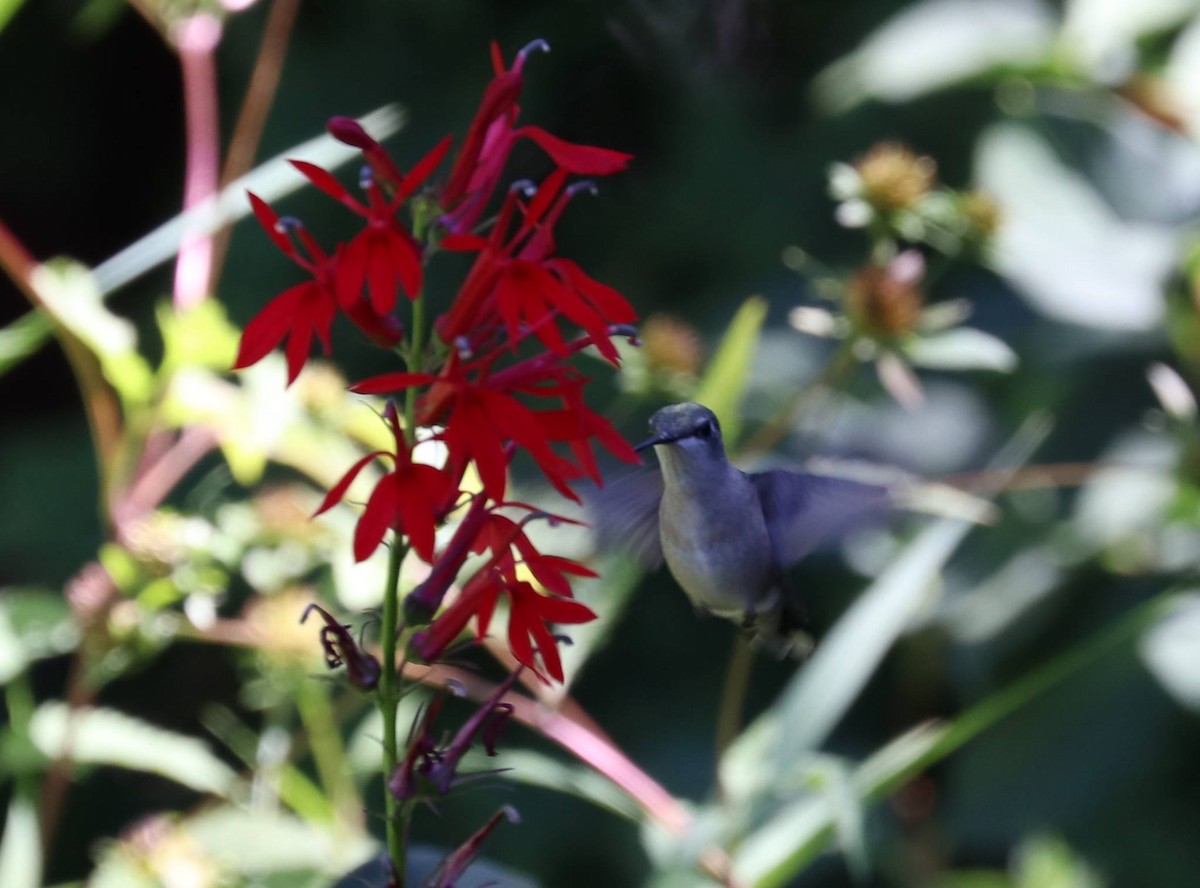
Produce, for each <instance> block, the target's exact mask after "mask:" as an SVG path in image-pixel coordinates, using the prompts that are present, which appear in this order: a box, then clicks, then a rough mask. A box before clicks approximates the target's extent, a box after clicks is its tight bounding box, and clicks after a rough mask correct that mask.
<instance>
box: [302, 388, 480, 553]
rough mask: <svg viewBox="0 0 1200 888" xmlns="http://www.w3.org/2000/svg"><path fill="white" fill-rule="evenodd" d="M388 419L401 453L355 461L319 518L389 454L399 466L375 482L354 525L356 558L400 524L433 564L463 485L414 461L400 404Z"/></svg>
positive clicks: (376, 454) (415, 548)
mask: <svg viewBox="0 0 1200 888" xmlns="http://www.w3.org/2000/svg"><path fill="white" fill-rule="evenodd" d="M388 419H389V422H390V423H391V426H392V433H393V435H394V436H395V439H396V450H395V452H394V453H391V452H388V451H383V450H380V451H376V452H374V453H368V454H367V455H366V456H364V457H363V458H362V459H360V460H359V461H358V462H356V463H355V464H354V465H352V466H351V467H350V469H349V471H347V472H346V474H345V475H344V476H343V477H342V480H341V481H339V482H338V483H337V484H336V485H335V486H334V487H333V489H332V490H330V491H329V493H328V495H327V496H326V497H325V499H324V501H323V502H322V503H321V506H320V508H318V509H317V511H316V512H315V513H314V517H316V515H320V514H321V513H322V512H325V511H326V510H328V509H330V508H332V507H333V506H334V504H336V503H338V502H340V501H341V499H342V497H344V496H345V495H346V491H347V489H349V487H350V485H351V484H352V483H354V479H355V478H357V477H358V474H359V472H361V471H362V470H363V469H364V468H365V467H366V466H367V465H368V464H369V463H371V462H373V461H374V460H376V459H379V458H389V459H391V460H392V463H393V466H394V468H393V469H392V471H391V472H388V474H386V475H384V476H383V478H382V479H380V481H379V483H378V484H377V485H375V490H374V491H373V492H372V493H371V496H370V499H368V500H367V507H366V509H365V510H364V511H363V513H362V516H361V517H360V518H359V519H358V524H357V525H356V526H355V528H354V559H355V560H356V561H365V560H366V559H367V558H369V557H371V555H372V553H374V551H375V550H376V549H377V548H378V547H379V544H380V543H381V542H383V537H384V535H385V534H386V533H387V532H388V530H391V529H394V530H398V531H401V532H403V533H404V534H405V535H406V536H407V537H408V541H409V544H410V545H411V546H412V548H413V551H414V552H416V553H417V555H418V556H419V557H420V558H421V559H422V560H424V561H426V562H428V563H433V560H434V534H435V532H436V531H437V526H438V524H440V523H441V521H442V519H443V518H444V517H445V515H446V513H447V511H449V509H450V508H451V507H452V505H453V504H454V500H455V499H456V497H457V496H458V487H457V485H456V484H455V483H454V479H453V478H452V477H451V476H450V475H449V474H448V473H447V472H445V471H444V470H442V469H439V468H435V467H434V466H429V465H424V464H422V463H416V462H413V461H412V453H411V452H410V451H409V449H408V444H407V443H406V442H405V440H404V434H403V433H402V431H401V430H400V426H399V421H398V419H397V417H396V413H395V410H394V409H392V410H389V416H388Z"/></svg>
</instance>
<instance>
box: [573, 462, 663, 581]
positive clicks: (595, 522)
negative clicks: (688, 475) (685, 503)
mask: <svg viewBox="0 0 1200 888" xmlns="http://www.w3.org/2000/svg"><path fill="white" fill-rule="evenodd" d="M662 495H663V479H662V474H661V473H660V472H658V471H657V470H654V469H643V470H641V471H637V472H633V473H631V474H629V475H626V476H624V477H622V478H617V479H615V480H612V481H609V482H607V483H606V484H605V485H604V486H603V487H601V488H599V489H597V490H596V491H595V493H593V494H591V495H589V496H587V497H585V502H586V505H585V509H586V513H587V518H588V522H589V523H590V524H591V525H592V529H593V531H594V532H595V536H596V546H597V548H598V549H600V550H601V551H605V550H610V549H616V550H619V551H622V552H626V553H628V554H629V555H631V556H633V558H634V559H636V560H637V562H638V563H639V564H641V565H642V566H643V567H645V568H646V569H647V570H654V569H655V568H657V567H658V566H659V565H660V564H662V562H663V551H662V538H661V537H660V536H659V531H658V504H659V502H660V501H661V500H662Z"/></svg>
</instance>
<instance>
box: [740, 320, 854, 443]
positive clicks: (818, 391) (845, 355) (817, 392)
mask: <svg viewBox="0 0 1200 888" xmlns="http://www.w3.org/2000/svg"><path fill="white" fill-rule="evenodd" d="M854 342H855V340H854V338H853V337H847V338H845V339H843V340H842V341H841V342H839V343H838V346H837V349H836V350H834V352H833V354H832V355H830V357H829V360H828V361H826V363H825V366H824V367H823V368H822V369H821V372H820V373H819V374H818V375H817V378H816V379H814V380H813V381H812V382H810V383H809V384H808V385H806V386H804V387H802V388H797V389H796V391H795V392H794V393H793V394H792V396H791V397H790V398H789V399H788V401H787V402H786V403H785V404H784V405H783V406H782V407H780V408H779V409H778V410H777V411H775V415H774V416H772V417H771V418H770V419H768V420H767V421H766V423H764V424H763V425H762V426H760V427H759V429H758V431H756V432H755V433H754V434H753V435H752V436H751V437H750V439H749V440H748V441H746V443H745V444H743V445H742V446H740V447H739V448H738V455H739V456H742V457H748V456H752V455H755V456H756V455H759V454H762V453H766V452H768V451H769V450H771V449H772V448H773V447H774V446H775V445H776V444H778V443H779V442H780V440H782V439H783V437H784V436H785V435H787V433H788V432H790V431H791V430H792V427H793V426H794V425H795V424H796V420H797V418H798V417H799V416H800V414H802V413H804V412H806V411H807V410H809V409H810V408H812V407H814V406H815V405H817V404H819V403H820V402H821V401H823V400H824V399H825V398H826V397H828V396H829V394H830V393H831V391H832V390H833V389H836V388H838V387H839V386H840V385H841V384H842V382H843V380H844V377H845V376H846V374H847V373H848V372H849V371H850V370H851V369H852V368H853V367H854V363H855V362H854Z"/></svg>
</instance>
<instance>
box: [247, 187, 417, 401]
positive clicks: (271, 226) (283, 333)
mask: <svg viewBox="0 0 1200 888" xmlns="http://www.w3.org/2000/svg"><path fill="white" fill-rule="evenodd" d="M249 198H250V205H251V206H252V207H253V209H254V215H255V217H256V218H257V219H258V222H259V224H260V225H262V227H263V228H264V229H265V230H266V232H267V234H268V235H269V236H270V238H271V240H272V241H273V242H274V244H275V246H276V247H278V248H279V249H280V251H281V252H282V253H283V254H284V255H285V256H287V257H288V258H289V259H291V260H292V261H293V262H295V263H296V264H297V265H299V266H300V267H301V268H303V269H304V270H305V271H307V272H308V273H309V274H311V275H312V280H309V281H305V282H304V283H302V284H297V285H296V286H294V287H290V288H288V289H287V290H284V291H283V292H282V293H280V294H279V295H278V296H276V297H275V298H274V299H272V300H271V301H270V302H268V303H267V305H266V306H265V307H264V308H263V310H262V311H260V312H259V313H258V314H257V315H256V316H255V317H254V318H253V319H252V320H251V321H250V323H248V324H247V325H246V329H245V330H244V331H243V332H242V341H241V344H240V345H239V346H238V354H237V359H236V360H235V361H234V363H233V369H234V370H241V369H244V368H246V367H249V366H250V365H251V364H257V363H258V362H259V361H261V360H262V359H263V358H264V357H265V356H266V355H267V354H268V353H269V352H270V351H271V350H272V349H274V348H275V346H277V345H279V343H280V342H282V341H283V339H284V338H285V337H286V338H287V341H288V342H287V365H288V385H291V384H292V383H293V382H295V381H296V377H297V376H299V375H300V371H301V370H302V369H304V365H305V364H306V363H307V362H308V355H309V350H310V349H311V348H312V341H313V338H314V337H316V338H317V339H318V340H319V341H320V343H321V346H322V348H323V349H324V351H325V353H326V354H329V329H330V327H331V326H332V324H333V318H334V316H335V315H336V314H337V310H338V299H337V297H336V296H335V295H334V287H333V281H334V277H335V275H336V273H337V265H338V259H339V257H338V253H337V252H335V253H334V255H333V256H329V255H328V254H326V253H325V251H324V250H322V249H321V247H320V245H319V244H318V243H317V242H316V240H314V239H313V237H312V235H310V234H309V233H308V230H307V229H306V228H305V227H304V226H303V225H302V224H301V223H300V222H299V221H298V220H295V219H288V220H282V219H280V218H279V216H278V215H277V214H276V213H275V211H274V210H272V209H271V207H270V206H268V205H267V203H266V202H265V201H263V200H262V199H261V198H259V197H258V196H257V195H255V194H249ZM289 232H294V233H295V235H296V237H297V238H298V239H299V241H300V244H301V245H302V246H303V247H304V250H305V252H306V253H307V256H305V255H304V254H302V253H301V252H300V251H299V250H298V249H297V248H296V245H295V244H294V243H293V242H292V239H291V237H289ZM342 308H343V309H344V310H345V312H346V314H347V316H348V317H349V318H350V319H351V320H352V321H354V323H356V324H357V325H358V326H359V327H360V328H361V329H362V330H363V332H365V333H366V334H367V335H368V336H370V337H371V339H372V340H374V341H376V342H378V343H380V344H382V345H384V346H385V347H388V348H390V347H391V346H392V345H394V344H395V343H396V342H398V341H399V340H400V329H399V325H398V324H397V323H396V322H395V321H394V320H393V319H391V318H382V317H380V316H378V315H377V314H375V313H374V312H372V311H371V308H370V306H369V305H367V304H366V303H364V302H362V301H361V300H355V301H354V302H353V303H351V304H349V305H343V306H342Z"/></svg>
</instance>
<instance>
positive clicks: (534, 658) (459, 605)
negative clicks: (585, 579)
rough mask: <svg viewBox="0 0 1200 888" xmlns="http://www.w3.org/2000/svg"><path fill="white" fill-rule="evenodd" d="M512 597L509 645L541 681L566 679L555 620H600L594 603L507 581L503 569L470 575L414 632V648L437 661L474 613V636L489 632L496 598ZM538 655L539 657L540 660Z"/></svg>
mask: <svg viewBox="0 0 1200 888" xmlns="http://www.w3.org/2000/svg"><path fill="white" fill-rule="evenodd" d="M501 593H503V594H504V595H506V596H507V597H508V601H509V611H508V646H509V649H510V650H511V651H512V654H513V656H514V657H515V658H516V660H517V662H518V663H521V664H523V665H525V666H528V667H529V668H530V669H531V670H532V671H533V672H534V674H535V675H537V676H538V678H540V679H541V680H542V681H544V682H546V683H547V684H549V680H550V679H553V680H554V681H558V682H561V681H562V680H563V668H562V658H561V657H559V654H558V639H557V638H555V636H554V634H553V633H552V632H551V631H550V624H553V623H567V624H577V623H587V622H590V621H592V620H594V619H596V614H595V613H594V612H593V611H592V610H591V608H589V607H587V606H586V605H583V604H580V603H579V602H578V601H573V600H572V599H570V598H561V597H559V596H557V595H543V594H542V593H540V592H538V591H537V589H535V588H534V587H533V586H532V585H531V584H530V583H527V582H524V581H517V582H511V581H509V580H506V579H505V578H504V577H503V576H502V575H501V574H500V572H499V571H497V570H494V569H484V570H481V571H479V572H478V573H476V574H475V576H473V577H471V579H470V580H468V581H467V583H466V585H465V586H463V588H462V591H461V592H460V593H459V597H458V598H457V599H456V600H455V601H454V603H453V604H451V605H450V606H449V607H447V608H446V610H445V612H444V613H443V614H442V615H441V616H440V617H438V618H437V620H435V621H434V623H433V625H431V626H430V627H429V628H428V629H426V630H424V631H423V632H418V633H417V634H416V635H415V636H413V647H414V649H415V650H416V651H417V653H418V654H419V655H420V656H421V657H422V658H423V659H425V660H433V659H435V658H437V657H438V656H440V655H441V653H442V652H443V651H444V650H445V649H446V648H447V647H449V645H450V644H451V642H453V641H454V639H456V638H457V637H458V636H459V635H460V634H461V633H462V631H463V629H465V628H466V626H467V623H469V622H470V620H471V618H472V617H474V618H475V633H476V637H477V638H480V639H482V638H483V637H484V636H485V635H487V630H488V627H489V626H490V625H491V620H492V614H493V613H494V612H495V609H496V602H497V601H498V600H499V597H500V595H501ZM539 659H540V662H539Z"/></svg>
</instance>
